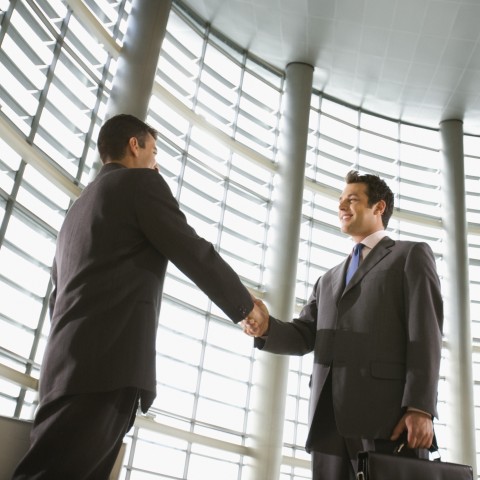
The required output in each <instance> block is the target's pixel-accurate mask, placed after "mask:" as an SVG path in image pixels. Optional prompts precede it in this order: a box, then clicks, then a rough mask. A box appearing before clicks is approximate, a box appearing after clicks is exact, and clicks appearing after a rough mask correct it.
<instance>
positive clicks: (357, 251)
mask: <svg viewBox="0 0 480 480" xmlns="http://www.w3.org/2000/svg"><path fill="white" fill-rule="evenodd" d="M364 246H365V245H363V243H357V244H356V245H355V246H354V247H353V254H352V258H351V259H350V264H349V265H348V270H347V276H346V277H345V285H348V282H349V281H350V279H351V278H352V277H353V274H354V273H355V272H356V271H357V268H358V265H359V264H360V258H361V255H362V248H363V247H364Z"/></svg>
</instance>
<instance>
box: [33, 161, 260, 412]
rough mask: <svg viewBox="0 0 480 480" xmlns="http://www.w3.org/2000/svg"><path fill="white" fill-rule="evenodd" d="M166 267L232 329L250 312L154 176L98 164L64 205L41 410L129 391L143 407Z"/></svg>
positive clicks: (150, 385) (231, 276)
mask: <svg viewBox="0 0 480 480" xmlns="http://www.w3.org/2000/svg"><path fill="white" fill-rule="evenodd" d="M168 260H171V261H172V262H173V263H174V264H175V265H176V266H177V267H178V268H179V269H180V270H181V271H182V272H183V273H185V275H186V276H188V277H189V278H190V279H192V280H193V281H194V282H195V283H196V284H197V285H198V286H199V288H201V289H202V290H203V291H204V292H205V293H206V294H207V295H208V296H209V297H210V298H211V299H212V300H213V301H214V302H215V303H216V304H217V305H218V306H219V307H220V308H221V309H222V310H223V311H224V312H225V313H226V314H227V315H228V316H229V317H230V318H231V319H232V320H233V321H235V322H238V321H240V320H241V319H243V318H244V317H245V316H246V314H247V313H248V312H249V311H250V310H251V308H252V300H251V297H250V294H249V293H248V291H247V290H246V289H245V287H244V286H243V285H242V284H241V282H240V280H239V278H238V276H237V275H236V274H235V272H234V271H233V270H232V269H231V268H230V267H229V266H228V265H227V264H226V263H225V262H224V261H223V260H222V259H221V257H220V256H219V255H218V253H217V252H216V251H215V250H214V248H213V246H212V245H211V244H210V243H209V242H207V241H205V240H204V239H202V238H201V237H199V236H198V235H197V234H196V233H195V231H194V230H193V229H192V228H191V227H190V226H188V224H187V222H186V219H185V216H184V215H183V214H182V212H181V211H180V210H179V206H178V203H177V202H176V201H175V199H174V197H173V196H172V194H171V191H170V189H169V188H168V186H167V184H166V183H165V181H164V179H163V178H162V177H161V175H159V174H158V173H157V172H155V171H154V170H151V169H143V168H139V169H133V168H125V167H123V166H122V165H119V164H113V163H112V164H107V165H105V166H104V167H103V168H102V170H101V171H100V173H99V174H98V176H97V178H96V179H95V180H94V181H93V182H92V183H91V184H90V185H88V186H87V187H86V188H85V190H84V191H83V192H82V194H81V196H80V197H79V198H78V200H77V201H76V202H75V203H74V204H73V205H72V207H71V209H70V210H69V212H68V214H67V216H66V218H65V221H64V224H63V226H62V228H61V231H60V233H59V236H58V240H57V249H56V254H55V260H54V266H53V271H52V279H53V283H54V291H53V293H52V296H51V298H50V313H51V331H50V337H49V341H48V344H47V349H46V352H45V356H44V360H43V363H42V372H41V377H40V400H41V401H42V402H48V401H49V400H51V399H54V398H56V397H58V396H60V395H65V394H75V393H86V392H98V391H108V390H113V389H117V388H122V387H128V386H130V387H137V388H139V389H141V390H142V391H143V398H142V404H143V405H142V408H143V409H144V410H146V408H148V406H149V405H150V404H151V402H152V401H153V398H154V395H155V393H154V392H155V385H156V381H155V337H156V325H157V319H158V315H159V309H160V300H161V294H162V288H163V282H164V276H165V270H166V267H167V262H168ZM179 320H181V319H179Z"/></svg>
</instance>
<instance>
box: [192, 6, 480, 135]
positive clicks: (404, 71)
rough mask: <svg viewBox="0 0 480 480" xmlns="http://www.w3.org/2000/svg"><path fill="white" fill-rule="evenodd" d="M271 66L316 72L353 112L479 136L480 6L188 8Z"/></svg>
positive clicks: (321, 84) (317, 81)
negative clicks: (305, 66) (455, 123)
mask: <svg viewBox="0 0 480 480" xmlns="http://www.w3.org/2000/svg"><path fill="white" fill-rule="evenodd" d="M183 3H184V4H185V5H187V6H188V7H189V8H191V9H192V10H193V11H195V12H196V13H197V14H198V15H199V16H200V17H202V18H203V19H204V20H206V21H208V22H209V23H210V24H211V25H212V26H213V27H214V28H215V29H217V30H219V31H220V32H221V33H223V34H224V35H226V36H227V37H229V38H230V39H232V40H233V41H234V42H235V43H237V44H238V45H239V46H240V47H242V48H245V49H247V50H249V51H250V52H251V53H253V54H254V55H256V56H258V57H260V58H262V59H263V60H265V61H266V62H268V63H270V64H271V65H273V66H275V67H277V68H280V69H282V70H283V69H285V66H286V65H287V64H288V63H290V62H294V61H301V62H306V63H309V64H311V65H313V66H314V67H315V73H314V88H317V89H319V90H321V91H323V92H325V93H326V94H328V95H331V96H333V97H335V98H337V99H340V100H342V101H344V102H347V103H349V104H351V105H354V106H359V107H362V108H364V109H366V110H369V111H372V112H375V113H379V114H382V115H385V116H388V117H391V118H395V119H401V120H403V121H407V122H412V123H416V124H419V125H424V126H429V127H433V128H437V127H438V125H439V123H440V122H441V121H442V120H448V119H460V120H463V122H464V131H465V132H466V133H470V134H479V133H480V43H479V40H480V0H183Z"/></svg>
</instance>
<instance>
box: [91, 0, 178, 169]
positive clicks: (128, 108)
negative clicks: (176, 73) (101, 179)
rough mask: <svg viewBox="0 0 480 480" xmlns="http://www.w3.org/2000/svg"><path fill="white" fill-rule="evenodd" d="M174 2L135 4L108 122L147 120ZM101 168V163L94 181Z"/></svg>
mask: <svg viewBox="0 0 480 480" xmlns="http://www.w3.org/2000/svg"><path fill="white" fill-rule="evenodd" d="M171 3H172V2H171V0H133V4H132V10H131V13H130V15H129V16H128V23H127V30H126V32H125V39H124V43H123V48H122V52H121V54H120V56H119V58H118V65H117V71H116V74H115V77H114V79H113V85H112V91H111V94H110V98H109V99H108V103H107V108H106V115H105V117H106V118H110V117H113V116H114V115H117V114H119V113H129V114H131V115H135V116H136V117H138V118H140V119H141V120H144V119H145V117H146V116H147V111H148V104H149V102H150V95H151V93H152V89H153V83H154V81H155V72H156V70H157V64H158V57H159V55H160V48H161V46H162V42H163V38H164V37H165V32H166V28H167V21H168V16H169V13H170V8H171ZM100 167H101V162H100V159H97V160H96V162H95V164H94V166H93V169H92V175H91V176H92V177H93V176H95V175H96V173H97V172H98V170H99V169H100Z"/></svg>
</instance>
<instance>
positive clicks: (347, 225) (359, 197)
mask: <svg viewBox="0 0 480 480" xmlns="http://www.w3.org/2000/svg"><path fill="white" fill-rule="evenodd" d="M384 209H385V202H384V201H383V200H380V201H379V202H377V203H374V204H373V205H371V206H369V200H368V195H367V185H366V184H365V183H347V184H346V185H345V188H344V190H343V192H342V195H341V196H340V200H339V204H338V218H339V219H340V228H341V230H342V232H343V233H346V234H348V235H350V236H351V237H352V238H353V240H354V241H355V243H358V242H360V241H362V240H363V239H364V238H365V237H368V236H369V235H371V234H372V233H374V232H377V231H378V230H383V224H382V213H383V211H384Z"/></svg>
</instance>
